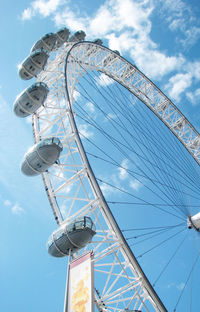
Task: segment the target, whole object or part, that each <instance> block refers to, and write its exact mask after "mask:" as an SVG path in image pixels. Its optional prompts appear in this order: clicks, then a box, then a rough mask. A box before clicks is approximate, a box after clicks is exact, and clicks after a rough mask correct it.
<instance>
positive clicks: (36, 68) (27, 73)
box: [19, 49, 49, 80]
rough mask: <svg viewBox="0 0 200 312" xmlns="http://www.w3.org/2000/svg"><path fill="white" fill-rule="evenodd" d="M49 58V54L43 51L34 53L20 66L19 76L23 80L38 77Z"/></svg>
mask: <svg viewBox="0 0 200 312" xmlns="http://www.w3.org/2000/svg"><path fill="white" fill-rule="evenodd" d="M48 57H49V55H48V53H47V52H46V51H45V50H43V49H39V50H35V51H33V52H32V53H31V54H30V55H29V56H28V57H27V58H26V59H25V60H24V61H23V62H22V64H21V65H20V66H19V76H20V77H21V78H22V79H23V80H29V79H31V78H33V77H35V76H37V75H38V74H39V73H40V72H41V71H42V70H43V69H44V67H45V65H46V63H47V60H48Z"/></svg>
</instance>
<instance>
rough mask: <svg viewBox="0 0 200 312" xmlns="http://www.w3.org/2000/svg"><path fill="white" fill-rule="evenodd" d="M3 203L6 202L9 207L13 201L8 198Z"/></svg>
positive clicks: (5, 204)
mask: <svg viewBox="0 0 200 312" xmlns="http://www.w3.org/2000/svg"><path fill="white" fill-rule="evenodd" d="M3 204H4V206H7V207H9V206H11V205H12V203H11V201H10V200H8V199H6V200H5V201H4V203H3Z"/></svg>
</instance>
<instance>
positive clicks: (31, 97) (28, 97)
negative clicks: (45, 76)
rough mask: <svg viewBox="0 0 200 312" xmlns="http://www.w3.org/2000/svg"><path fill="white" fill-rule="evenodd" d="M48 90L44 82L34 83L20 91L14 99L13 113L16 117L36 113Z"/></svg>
mask: <svg viewBox="0 0 200 312" xmlns="http://www.w3.org/2000/svg"><path fill="white" fill-rule="evenodd" d="M48 92H49V88H48V87H47V85H46V84H45V83H44V82H36V83H34V84H32V85H31V86H30V87H28V88H26V89H25V90H24V91H22V92H21V93H20V94H19V95H18V96H17V98H16V100H15V102H14V105H13V111H14V113H15V114H16V115H17V116H18V117H26V116H29V115H30V114H33V113H34V112H36V110H37V109H38V108H39V107H40V106H41V105H43V103H44V101H45V100H46V98H47V94H48Z"/></svg>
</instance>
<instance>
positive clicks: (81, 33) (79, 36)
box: [69, 30, 86, 42]
mask: <svg viewBox="0 0 200 312" xmlns="http://www.w3.org/2000/svg"><path fill="white" fill-rule="evenodd" d="M85 37H86V33H85V32H84V31H83V30H78V31H77V32H75V33H74V34H73V35H72V36H71V37H70V38H69V41H70V42H73V41H75V42H79V41H84V40H85Z"/></svg>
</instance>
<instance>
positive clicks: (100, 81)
mask: <svg viewBox="0 0 200 312" xmlns="http://www.w3.org/2000/svg"><path fill="white" fill-rule="evenodd" d="M95 80H96V84H97V85H99V86H103V87H106V86H109V85H111V84H113V83H114V82H115V81H114V80H113V79H111V78H110V77H108V76H107V75H105V74H101V75H100V76H99V77H97V78H95Z"/></svg>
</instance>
